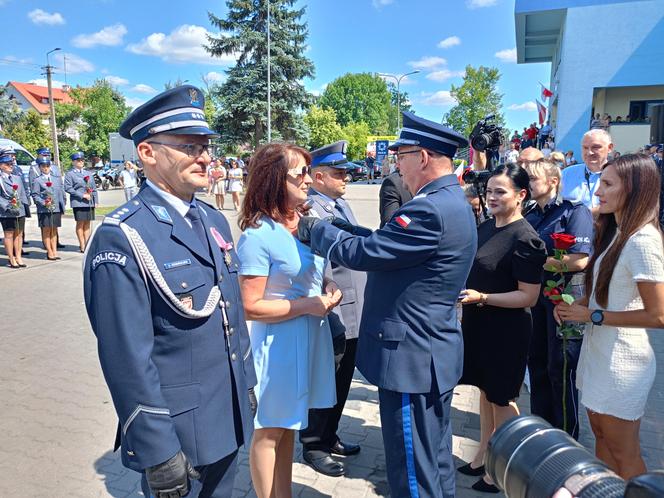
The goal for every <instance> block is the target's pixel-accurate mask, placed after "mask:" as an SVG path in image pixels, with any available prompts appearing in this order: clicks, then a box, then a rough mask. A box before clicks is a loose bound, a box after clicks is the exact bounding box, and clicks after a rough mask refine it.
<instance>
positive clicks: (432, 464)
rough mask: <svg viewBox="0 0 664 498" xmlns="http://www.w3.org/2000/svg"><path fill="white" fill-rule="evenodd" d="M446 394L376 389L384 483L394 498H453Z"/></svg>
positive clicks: (449, 402)
mask: <svg viewBox="0 0 664 498" xmlns="http://www.w3.org/2000/svg"><path fill="white" fill-rule="evenodd" d="M434 384H435V381H434ZM452 394H453V392H452V391H448V392H446V393H443V394H440V393H438V390H437V389H436V388H435V387H434V390H433V391H432V392H430V393H426V394H407V393H398V392H394V391H388V390H387V389H381V388H379V389H378V398H379V400H380V404H379V408H380V423H381V429H382V432H383V444H384V445H385V463H386V467H387V481H388V483H389V485H390V494H391V496H393V497H394V498H452V497H454V493H455V472H456V470H455V468H454V462H453V457H452V426H451V425H450V412H451V410H452Z"/></svg>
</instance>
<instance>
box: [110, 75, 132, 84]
mask: <svg viewBox="0 0 664 498" xmlns="http://www.w3.org/2000/svg"><path fill="white" fill-rule="evenodd" d="M104 79H105V80H106V81H108V82H109V83H110V84H111V85H113V86H122V85H126V84H127V83H129V80H128V79H126V78H121V77H120V76H105V77H104Z"/></svg>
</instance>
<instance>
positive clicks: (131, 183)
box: [120, 161, 138, 201]
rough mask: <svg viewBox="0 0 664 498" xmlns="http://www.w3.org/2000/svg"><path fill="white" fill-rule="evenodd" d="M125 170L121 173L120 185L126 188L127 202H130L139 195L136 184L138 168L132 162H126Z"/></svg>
mask: <svg viewBox="0 0 664 498" xmlns="http://www.w3.org/2000/svg"><path fill="white" fill-rule="evenodd" d="M124 166H125V169H123V170H122V172H121V173H120V183H121V184H122V188H124V194H125V200H127V201H128V200H130V199H131V198H132V197H134V196H135V195H136V194H138V184H137V183H136V167H135V166H134V163H132V162H131V161H125V163H124Z"/></svg>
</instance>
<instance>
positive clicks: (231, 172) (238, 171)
mask: <svg viewBox="0 0 664 498" xmlns="http://www.w3.org/2000/svg"><path fill="white" fill-rule="evenodd" d="M228 178H229V180H230V183H229V184H228V191H229V192H230V193H231V196H232V197H233V206H234V207H235V210H236V211H239V210H240V192H242V168H240V167H239V166H238V165H237V161H236V160H235V159H231V165H230V167H229V168H228Z"/></svg>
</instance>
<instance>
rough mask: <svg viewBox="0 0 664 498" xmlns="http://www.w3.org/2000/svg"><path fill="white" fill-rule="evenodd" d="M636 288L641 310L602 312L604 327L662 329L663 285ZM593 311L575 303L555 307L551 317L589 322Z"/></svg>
mask: <svg viewBox="0 0 664 498" xmlns="http://www.w3.org/2000/svg"><path fill="white" fill-rule="evenodd" d="M637 287H638V289H639V294H640V295H641V300H642V301H643V309H640V310H631V311H604V325H610V326H613V327H627V328H629V327H634V328H653V329H661V328H664V283H660V282H638V283H637ZM593 311H594V310H591V309H589V308H588V307H587V302H586V303H581V301H576V302H575V303H574V304H570V305H567V304H564V303H563V304H560V305H558V306H556V309H555V310H554V314H553V316H554V317H555V319H556V320H557V321H558V322H560V321H561V320H566V321H573V322H590V321H591V320H590V314H591V313H592V312H593Z"/></svg>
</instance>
